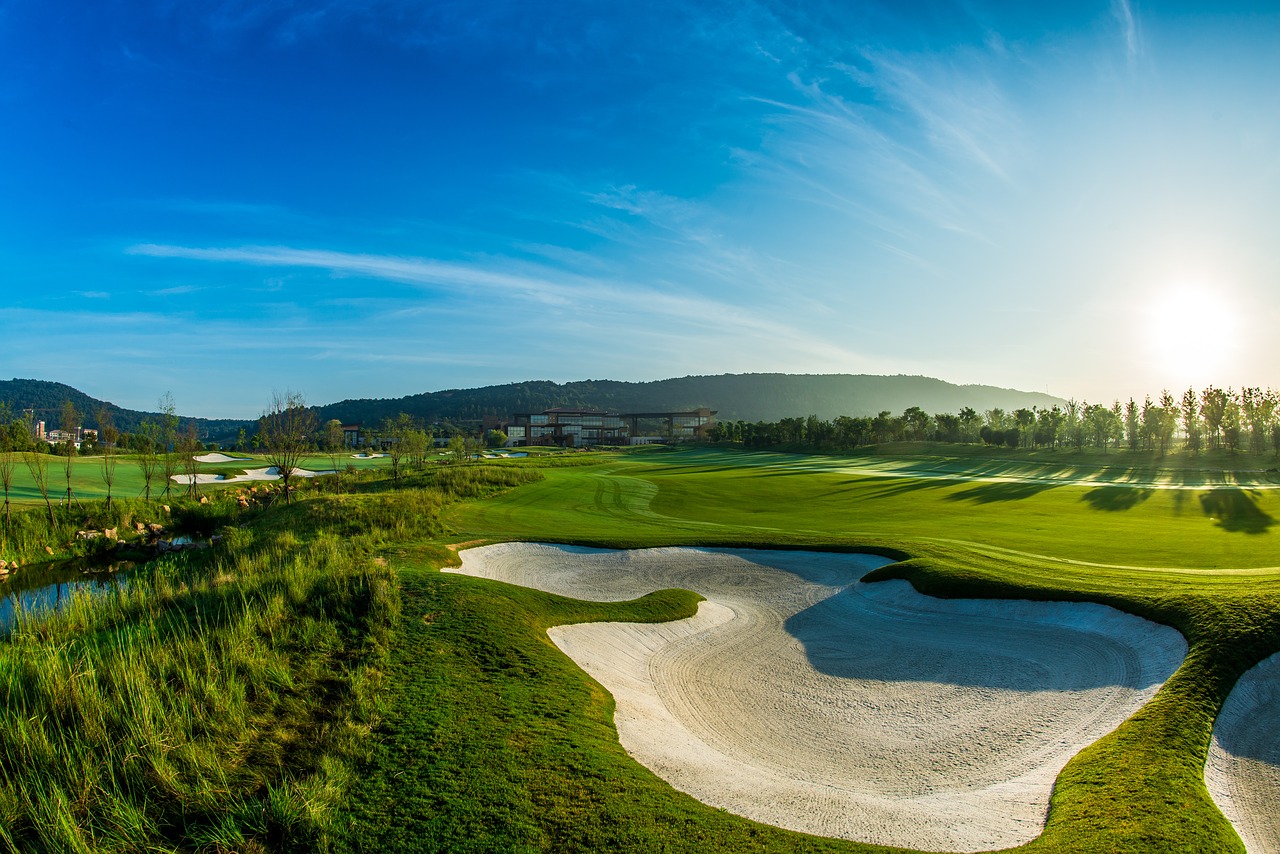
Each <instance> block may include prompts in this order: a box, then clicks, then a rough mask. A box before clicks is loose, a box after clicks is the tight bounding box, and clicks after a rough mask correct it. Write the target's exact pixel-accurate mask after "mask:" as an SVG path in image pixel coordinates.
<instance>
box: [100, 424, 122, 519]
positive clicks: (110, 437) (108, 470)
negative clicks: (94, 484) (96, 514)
mask: <svg viewBox="0 0 1280 854" xmlns="http://www.w3.org/2000/svg"><path fill="white" fill-rule="evenodd" d="M119 439H120V433H119V431H117V430H116V425H115V421H113V420H112V418H111V410H110V409H108V408H107V407H105V406H102V407H99V409H98V444H99V445H100V450H101V451H102V482H103V483H104V484H105V485H106V487H107V510H108V511H110V510H111V486H112V484H114V483H115V480H116V451H117V448H116V442H117V441H118V440H119Z"/></svg>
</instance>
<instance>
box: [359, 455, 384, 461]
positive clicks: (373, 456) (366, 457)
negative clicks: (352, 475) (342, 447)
mask: <svg viewBox="0 0 1280 854" xmlns="http://www.w3.org/2000/svg"><path fill="white" fill-rule="evenodd" d="M385 456H386V454H352V455H351V459H353V460H376V459H378V458H379V457H385Z"/></svg>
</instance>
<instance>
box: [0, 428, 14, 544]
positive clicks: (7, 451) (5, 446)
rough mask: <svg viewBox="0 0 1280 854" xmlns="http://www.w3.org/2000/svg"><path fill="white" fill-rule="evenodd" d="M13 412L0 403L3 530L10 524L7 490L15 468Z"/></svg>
mask: <svg viewBox="0 0 1280 854" xmlns="http://www.w3.org/2000/svg"><path fill="white" fill-rule="evenodd" d="M14 425H15V422H14V420H13V412H12V410H10V409H9V405H8V404H7V403H0V484H2V485H3V486H4V529H5V531H6V532H7V531H8V530H9V525H10V524H11V521H12V520H11V518H10V515H9V512H10V511H9V490H10V489H12V488H13V470H14V468H15V467H16V466H17V462H18V460H17V457H16V452H17V448H16V447H15V443H14V434H13V429H12V427H13V426H14Z"/></svg>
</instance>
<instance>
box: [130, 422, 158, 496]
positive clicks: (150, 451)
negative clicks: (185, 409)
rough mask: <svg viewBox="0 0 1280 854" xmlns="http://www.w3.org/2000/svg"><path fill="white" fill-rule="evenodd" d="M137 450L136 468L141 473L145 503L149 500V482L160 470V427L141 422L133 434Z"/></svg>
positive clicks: (153, 423) (152, 423)
mask: <svg viewBox="0 0 1280 854" xmlns="http://www.w3.org/2000/svg"><path fill="white" fill-rule="evenodd" d="M135 435H136V437H137V439H136V443H137V449H138V468H139V469H140V470H141V471H142V483H143V486H142V488H143V489H144V490H145V491H146V498H147V501H150V500H151V482H152V481H153V480H155V477H156V471H157V470H158V469H159V468H160V426H159V425H158V424H156V423H155V422H154V421H143V422H142V423H141V424H140V425H138V432H137V434H135Z"/></svg>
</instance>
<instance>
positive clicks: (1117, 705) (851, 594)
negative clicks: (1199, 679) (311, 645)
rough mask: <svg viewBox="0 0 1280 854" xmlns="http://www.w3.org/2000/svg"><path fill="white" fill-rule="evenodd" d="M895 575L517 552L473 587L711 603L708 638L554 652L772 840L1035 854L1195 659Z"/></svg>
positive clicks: (604, 643)
mask: <svg viewBox="0 0 1280 854" xmlns="http://www.w3.org/2000/svg"><path fill="white" fill-rule="evenodd" d="M883 563H885V561H884V559H883V558H879V557H873V556H869V555H842V554H828V553H818V552H793V551H753V550H722V549H692V548H662V549H645V550H639V551H604V550H596V549H584V548H574V547H566V546H552V545H539V544H529V543H507V544H502V545H494V546H485V547H482V548H475V549H469V550H465V551H463V552H462V568H461V569H460V570H457V571H459V572H464V573H467V574H470V575H477V576H483V577H487V578H495V579H499V580H502V581H507V582H510V583H513V584H520V585H524V586H527V587H534V588H538V589H540V590H546V591H550V592H554V593H560V594H563V595H567V596H574V597H577V598H581V599H595V600H621V599H631V598H634V597H637V596H640V595H643V594H645V593H648V592H651V591H653V590H658V589H662V588H669V587H681V588H685V589H689V590H694V591H696V592H698V593H700V594H702V595H703V596H705V597H706V598H707V602H705V603H703V604H702V605H701V606H700V607H699V609H698V613H697V615H696V616H694V617H692V618H690V619H688V620H681V621H678V622H672V623H665V624H659V625H641V624H622V623H595V624H589V625H578V626H561V627H557V628H554V629H552V630H551V631H550V632H549V634H550V635H551V637H552V639H553V640H554V641H555V642H556V644H557V645H559V647H560V648H561V649H563V650H564V651H565V652H566V653H567V654H568V655H569V656H570V657H571V658H573V660H574V661H576V662H577V663H578V664H579V666H581V667H582V668H583V669H584V670H586V671H587V672H588V673H590V674H591V675H592V676H593V677H594V678H595V679H596V680H598V681H599V682H600V683H601V684H602V685H604V687H605V688H607V689H608V690H609V691H610V692H611V693H612V694H613V696H614V698H615V699H616V701H617V712H616V715H615V722H616V724H617V728H618V736H619V739H620V741H621V742H622V745H623V746H624V747H625V748H626V749H627V751H628V752H629V753H630V754H631V755H632V756H634V757H635V758H636V759H637V760H638V761H640V762H641V763H643V764H644V765H646V766H647V767H649V768H651V769H652V770H653V771H654V772H655V773H657V774H659V775H660V776H661V777H663V778H664V779H665V780H667V781H668V782H670V783H671V785H673V786H675V787H676V788H677V789H680V790H682V791H685V792H688V793H689V794H691V795H693V796H694V797H696V798H698V799H699V800H701V801H703V802H705V803H707V804H710V805H712V806H715V807H721V808H724V809H726V810H729V811H731V812H734V813H737V814H739V815H743V816H746V817H748V818H752V819H755V820H757V821H762V822H766V823H768V824H773V825H778V826H781V827H788V828H792V829H795V830H800V831H804V832H807V833H815V834H821V835H825V836H835V837H843V838H847V839H855V840H861V841H865V842H874V843H881V844H890V845H901V846H907V847H912V848H923V849H928V850H936V851H979V850H986V849H991V848H1002V847H1006V846H1012V845H1017V844H1019V843H1022V842H1025V841H1027V840H1029V839H1032V838H1034V837H1035V836H1036V835H1037V834H1039V833H1040V831H1041V830H1042V828H1043V826H1044V819H1045V810H1046V808H1047V805H1048V799H1049V792H1050V789H1051V788H1052V785H1053V781H1054V778H1055V777H1056V776H1057V774H1058V772H1059V771H1060V770H1061V769H1062V766H1063V765H1065V764H1066V762H1067V761H1068V760H1069V759H1070V758H1071V757H1072V756H1073V755H1075V754H1076V753H1077V752H1078V751H1079V750H1080V749H1081V748H1082V747H1084V746H1085V745H1087V744H1089V743H1091V742H1093V741H1095V740H1096V739H1098V738H1100V737H1101V736H1103V735H1105V734H1106V733H1108V732H1110V731H1111V730H1112V729H1114V728H1115V727H1116V726H1118V725H1119V724H1120V722H1121V721H1123V720H1124V719H1125V718H1126V717H1127V716H1128V715H1130V714H1132V713H1133V712H1134V711H1135V710H1136V709H1137V708H1138V707H1139V706H1141V705H1142V704H1143V703H1144V702H1146V701H1147V700H1148V699H1149V698H1150V697H1151V696H1152V695H1153V694H1154V693H1155V692H1156V690H1157V689H1158V688H1159V686H1160V684H1161V683H1163V681H1164V680H1165V679H1166V678H1168V676H1169V674H1171V673H1172V672H1173V671H1174V669H1176V668H1177V666H1178V664H1179V663H1180V662H1181V660H1182V658H1183V656H1184V655H1185V654H1186V644H1185V643H1184V641H1183V639H1182V636H1181V635H1179V634H1178V633H1177V632H1176V631H1174V630H1173V629H1170V628H1167V627H1164V626H1158V625H1156V624H1154V623H1151V622H1148V621H1146V620H1142V619H1140V618H1138V617H1133V616H1130V615H1127V614H1123V613H1121V612H1119V611H1116V610H1114V609H1111V608H1106V607H1104V606H1101V605H1089V604H1069V603H1046V602H1024V601H980V600H954V601H948V600H939V599H933V598H930V597H927V596H922V595H920V594H918V593H916V592H915V591H914V590H913V589H912V587H911V586H910V585H909V584H907V583H906V582H903V581H888V582H879V583H875V584H863V583H860V582H858V581H857V579H859V578H861V577H862V576H863V575H864V574H865V573H866V572H867V571H869V570H870V569H872V568H874V567H875V566H878V565H881V564H883Z"/></svg>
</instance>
